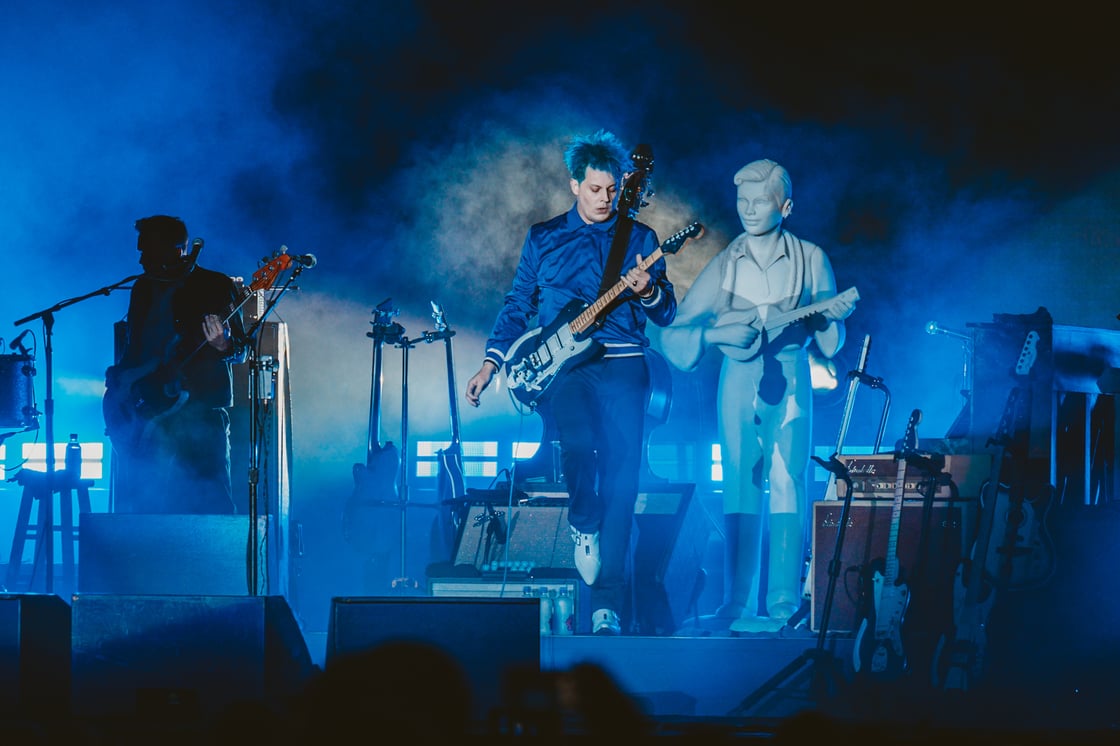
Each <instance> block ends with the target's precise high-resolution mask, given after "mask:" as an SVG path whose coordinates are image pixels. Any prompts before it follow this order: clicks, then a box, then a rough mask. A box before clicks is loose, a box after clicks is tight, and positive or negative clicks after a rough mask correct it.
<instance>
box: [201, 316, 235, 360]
mask: <svg viewBox="0 0 1120 746" xmlns="http://www.w3.org/2000/svg"><path fill="white" fill-rule="evenodd" d="M202 333H203V334H205V335H206V341H207V342H208V343H209V344H210V346H211V347H213V348H214V349H215V350H217V351H218V352H226V351H227V350H229V348H230V347H231V346H232V343H231V342H230V341H229V335H230V331H229V325H228V324H224V323H222V320H221V319H220V318H219V317H218V316H216V315H214V314H212V313H211V314H207V315H206V316H203V317H202Z"/></svg>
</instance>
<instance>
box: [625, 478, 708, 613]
mask: <svg viewBox="0 0 1120 746" xmlns="http://www.w3.org/2000/svg"><path fill="white" fill-rule="evenodd" d="M694 487H695V485H692V484H665V485H663V486H661V487H654V486H649V487H644V488H643V489H642V491H641V492H640V493H639V494H638V502H637V504H636V505H635V506H634V521H635V524H636V526H637V538H636V542H635V544H634V603H635V607H636V608H635V612H636V613H635V623H636V625H637V629H638V633H639V634H643V635H671V634H673V633H674V632H676V631H677V630H678V629H680V628H681V627H682V626H683V622H684V620H685V619H686V618H687V617H688V615H689V612H692V613H693V614H694V615H696V614H697V612H698V609H697V608H696V606H697V603H698V601H699V597H700V593H701V592H702V591H703V590H704V579H705V574H704V572H703V568H702V564H703V559H704V550H705V549H706V548H707V545H708V538H709V535H710V533H711V525H710V523H709V522H708V521H707V520H705V518H704V516H703V514H702V511H701V509H700V506H699V505H697V504H695V501H694V500H693V492H694Z"/></svg>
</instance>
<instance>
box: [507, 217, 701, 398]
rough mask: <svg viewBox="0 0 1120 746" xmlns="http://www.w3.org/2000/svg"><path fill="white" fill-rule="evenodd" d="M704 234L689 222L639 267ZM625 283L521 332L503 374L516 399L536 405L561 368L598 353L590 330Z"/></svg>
mask: <svg viewBox="0 0 1120 746" xmlns="http://www.w3.org/2000/svg"><path fill="white" fill-rule="evenodd" d="M703 234H704V226H702V225H701V224H700V223H699V222H694V223H692V224H690V225H688V226H687V227H685V228H683V229H682V230H680V231H678V232H676V233H674V234H673V235H672V236H670V237H669V238H668V240H666V241H665V242H664V243H662V244H661V245H660V246H659V247H657V249H655V250H654V251H653V252H652V253H650V255H649V256H647V257H645V258H644V259H642V261H641V262H639V263H638V265H637V266H638V268H639V269H642V270H646V269H649V268H650V267H652V266H653V264H654V263H655V262H656V261H657V260H658V259H660V258H661V257H663V256H665V255H667V254H675V253H677V251H679V250H680V249H681V248H682V247H683V246H684V245H685V243H687V242H688V241H689V240H691V239H695V238H699V237H700V236H702V235H703ZM626 287H627V286H626V280H625V279H620V280H619V281H618V282H616V283H615V284H614V285H612V286H611V287H610V288H608V289H607V291H606V292H604V293H603V294H602V295H600V296H599V298H598V299H596V300H595V302H594V303H592V304H590V305H588V304H587V303H584V302H583V301H581V300H579V299H576V300H573V301H572V302H570V303H568V305H566V306H564V308H563V309H561V311H560V313H559V315H558V316H557V318H556V320H555V321H553V322H552V323H551V324H549V325H548V326H547V327H545V328H543V329H539V328H538V329H532V330H530V331H528V332H526V333H525V334H523V335H521V337H520V338H518V340H517V341H516V342H514V343H513V345H512V346H511V347H510V350H509V353H508V354H507V355H506V365H505V374H506V379H507V381H508V385H509V390H510V393H511V394H513V396H514V398H515V399H517V400H518V401H519V402H521V403H522V404H524V405H526V406H529V407H533V406H535V404H536V403H537V401H538V400H539V399H540V397H541V395H543V394H544V392H545V390H546V389H548V387H549V386H550V385H551V384H552V382H553V381H554V380H555V379H556V375H557V374H558V373H560V371H562V370H563V369H564V368H567V367H570V366H572V365H575V364H576V363H578V362H580V361H581V360H585V359H587V358H588V357H590V356H591V355H593V354H595V352H596V351H597V350H598V349H599V343H598V342H596V341H595V340H594V339H592V338H591V336H590V332H591V331H592V330H593V328H594V326H595V324H596V323H597V322H598V321H599V320H600V318H601V317H602V316H603V315H604V314H605V312H606V311H607V310H608V308H609V307H610V306H611V304H612V302H613V301H614V300H615V299H616V298H618V297H619V296H620V295H621V294H622V293H623V292H624V291H625V290H626Z"/></svg>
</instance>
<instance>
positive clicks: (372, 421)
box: [366, 341, 381, 464]
mask: <svg viewBox="0 0 1120 746" xmlns="http://www.w3.org/2000/svg"><path fill="white" fill-rule="evenodd" d="M380 443H381V342H380V341H375V342H374V343H373V375H372V377H371V378H370V392H369V431H368V435H367V438H366V463H367V464H369V463H372V462H373V457H374V455H375V454H376V453H377V451H378V450H379V445H380Z"/></svg>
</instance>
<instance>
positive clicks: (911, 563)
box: [810, 500, 968, 632]
mask: <svg viewBox="0 0 1120 746" xmlns="http://www.w3.org/2000/svg"><path fill="white" fill-rule="evenodd" d="M967 504H968V503H966V502H963V501H958V502H952V503H951V502H949V501H935V502H934V503H933V505H932V510H931V512H930V520H929V525H928V533H927V535H926V538H927V542H928V549H929V551H928V556H927V565H926V570H927V573H926V574H925V575H924V576H923V577H924V579H925V582H924V583H923V584H922V586H921V588H915V587H913V586H911V588H910V590H911V603H912V605H913V604H915V603H918V602H919V594H920V595H921V596H922V597H921V599H920V604H919V606H920V607H921V608H925V609H932V610H934V613H948V614H949V618H950V619H951V614H952V608H953V600H952V592H953V578H954V576H955V574H956V569H957V566H958V565H959V564H960V560H961V546H962V532H963V526H964V522H963V517H962V513H963V511H964V506H965V505H967ZM843 507H844V504H843V501H841V500H822V501H818V502H816V503H814V504H813V555H812V556H813V562H812V566H813V567H812V588H811V594H812V595H811V598H810V604H811V611H812V629H813V631H819V630H820V625H821V622H822V617H823V613H824V601H825V595H826V594H827V592H828V583H829V577H828V567H829V564H830V563H831V562H832V558H833V556H834V554H835V551H836V540H837V535H838V534H839V528H840V515H841V512H842V510H843ZM850 507H851V509H850V511H849V513H848V525H847V528H846V529H845V531H844V545H843V546H842V547H841V553H840V567H839V574H838V576H837V579H836V589H835V592H834V594H833V598H832V610H831V613H830V615H829V622H828V630H829V631H830V632H854V631H855V630H856V629H857V628H858V626H859V618H858V613H859V609H858V600H859V583H860V573H861V571H862V570H863V569H864V568H866V567H867V566H868V565H869V564H870V563H871V562H872V561H873V560H875V559H879V558H884V557H886V553H887V540H888V537H889V534H890V528H891V514H892V510H891V507H892V501H891V500H852V501H851V506H850ZM922 513H923V510H922V503H921V501H909V500H908V501H906V502H905V503H904V504H903V507H902V512H901V514H900V521H899V530H898V541H897V549H898V558H899V567H900V569H899V573H900V575H901V576H902V579H903V581H906V580H907V578H908V577H910V578H913V577H914V575H915V573H916V572H917V570H918V566H917V560H918V555H919V541H920V539H921V529H922Z"/></svg>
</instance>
